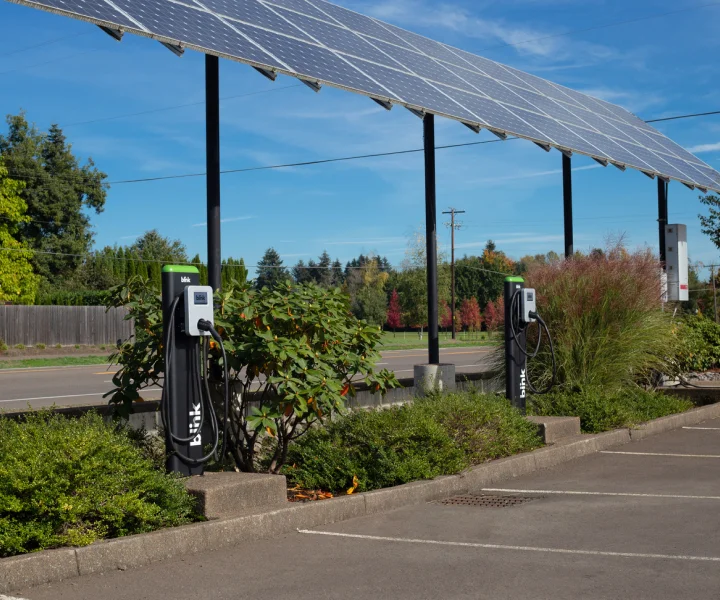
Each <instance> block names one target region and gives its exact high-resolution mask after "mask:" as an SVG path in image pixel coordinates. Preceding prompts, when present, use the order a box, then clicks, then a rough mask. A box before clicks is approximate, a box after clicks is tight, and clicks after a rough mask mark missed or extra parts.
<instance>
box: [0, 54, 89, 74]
mask: <svg viewBox="0 0 720 600" xmlns="http://www.w3.org/2000/svg"><path fill="white" fill-rule="evenodd" d="M95 50H97V48H92V49H90V50H83V51H82V52H75V53H74V54H68V55H67V56H61V57H60V58H53V59H51V60H46V61H44V62H40V63H35V64H34V65H23V66H22V67H18V68H16V69H10V70H9V71H0V75H7V74H8V73H15V72H16V71H22V70H24V69H34V68H35V67H44V66H45V65H49V64H51V63H54V62H57V61H59V60H67V59H68V58H75V57H76V56H82V55H84V54H89V53H90V52H94V51H95Z"/></svg>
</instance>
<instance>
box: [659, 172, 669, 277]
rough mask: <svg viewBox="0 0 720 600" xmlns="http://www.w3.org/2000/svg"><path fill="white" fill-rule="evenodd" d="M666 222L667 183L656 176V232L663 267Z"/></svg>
mask: <svg viewBox="0 0 720 600" xmlns="http://www.w3.org/2000/svg"><path fill="white" fill-rule="evenodd" d="M667 224H668V183H667V182H666V181H663V180H662V179H661V178H660V177H658V232H659V234H660V262H661V263H662V266H663V269H664V268H665V261H666V259H667V257H666V256H665V226H666V225H667Z"/></svg>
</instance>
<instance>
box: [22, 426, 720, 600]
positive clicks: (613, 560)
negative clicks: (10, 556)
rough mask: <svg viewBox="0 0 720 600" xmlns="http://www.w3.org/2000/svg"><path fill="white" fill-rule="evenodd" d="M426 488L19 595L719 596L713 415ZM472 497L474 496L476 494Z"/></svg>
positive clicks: (126, 599)
mask: <svg viewBox="0 0 720 600" xmlns="http://www.w3.org/2000/svg"><path fill="white" fill-rule="evenodd" d="M484 494H485V495H487V496H500V497H502V498H505V499H506V502H505V503H509V501H507V498H508V497H509V496H511V497H514V498H516V499H517V500H516V501H517V503H516V504H513V505H510V506H506V507H503V508H497V507H488V506H477V505H462V504H444V503H443V502H442V501H441V502H433V503H428V504H424V505H419V506H417V505H416V506H412V507H408V508H403V509H400V510H396V511H393V512H388V513H384V514H379V515H373V516H368V517H363V518H358V519H353V520H350V521H345V522H342V523H337V524H334V525H329V526H326V527H319V528H316V529H312V530H303V531H298V532H297V533H293V534H290V535H286V536H283V537H278V538H275V539H268V540H263V541H255V542H246V543H243V544H240V545H238V546H237V547H235V548H230V549H226V550H223V551H216V552H208V553H202V554H198V555H193V556H184V557H181V558H177V559H173V560H168V561H165V562H161V563H155V564H152V565H149V566H147V567H145V568H142V569H137V570H127V571H114V572H110V573H105V574H103V575H92V576H87V577H82V578H79V579H73V580H68V581H66V582H63V583H59V584H52V585H45V586H41V587H37V588H33V589H27V590H21V591H18V592H17V593H15V594H13V595H14V596H18V597H20V598H26V599H28V600H97V599H98V598H103V600H161V599H165V598H172V599H173V600H197V599H198V598H203V599H207V600H239V599H241V598H253V599H254V600H265V599H267V600H270V599H272V600H298V599H306V598H308V599H313V600H317V599H329V598H352V599H358V600H364V599H368V600H371V599H372V600H375V599H382V598H392V599H393V600H418V599H426V598H427V599H433V600H436V599H441V600H455V599H468V600H469V599H472V600H477V599H479V598H480V599H485V598H487V599H492V600H500V599H512V600H521V599H525V598H527V599H530V598H531V599H533V600H538V599H539V600H542V599H553V600H577V599H579V598H582V599H583V600H601V599H602V600H616V599H617V598H632V599H633V600H645V599H647V600H679V599H685V598H692V599H693V600H700V599H708V600H715V599H717V598H718V597H720V591H719V590H720V510H719V509H720V419H718V420H714V421H707V422H705V423H702V424H700V425H698V426H696V427H688V428H684V429H680V430H676V431H671V432H668V433H665V434H662V435H659V436H655V437H651V438H647V439H645V440H643V441H641V442H636V443H633V444H626V445H623V446H618V447H616V448H611V449H609V450H607V451H604V452H601V453H598V454H595V455H591V456H587V457H585V458H581V459H577V460H575V461H571V462H569V463H565V464H564V465H563V466H561V467H558V468H556V469H551V470H546V471H540V472H537V473H535V474H533V475H531V476H526V477H521V478H517V479H515V480H512V481H510V482H507V483H506V484H505V485H502V486H498V487H497V488H495V489H487V490H484ZM475 500H477V497H476V498H475Z"/></svg>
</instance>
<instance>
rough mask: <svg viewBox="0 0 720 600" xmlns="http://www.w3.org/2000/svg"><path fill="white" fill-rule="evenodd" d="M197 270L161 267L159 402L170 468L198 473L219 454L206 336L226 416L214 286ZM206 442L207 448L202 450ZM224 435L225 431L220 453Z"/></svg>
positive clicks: (225, 373) (226, 375)
mask: <svg viewBox="0 0 720 600" xmlns="http://www.w3.org/2000/svg"><path fill="white" fill-rule="evenodd" d="M199 284H200V272H199V271H198V269H197V268H196V267H192V266H187V265H168V266H165V267H163V271H162V310H163V352H164V358H165V382H164V387H163V395H162V401H161V411H162V420H163V425H164V427H165V445H166V448H167V463H166V468H167V471H168V472H170V473H180V474H182V475H185V476H188V475H202V473H203V469H204V465H205V463H207V462H208V461H209V460H210V459H211V458H213V457H217V450H218V445H219V440H220V433H221V428H220V427H219V424H218V421H217V416H216V414H215V409H214V407H213V404H212V398H211V394H210V385H209V340H210V338H211V337H212V338H213V339H214V340H215V341H216V342H217V343H218V346H219V347H220V349H221V351H222V355H223V366H224V385H225V397H224V408H225V411H224V421H223V428H224V426H225V423H227V418H228V408H229V389H228V385H229V384H228V373H227V360H226V357H225V349H224V347H223V344H222V338H221V337H220V335H219V334H218V333H217V331H215V328H214V316H213V289H212V288H211V287H209V286H201V285H199ZM208 446H210V447H211V450H210V451H209V453H207V454H205V452H206V451H207V448H208ZM224 446H225V438H224V436H223V450H222V451H221V453H220V456H223V455H224V454H225V452H224Z"/></svg>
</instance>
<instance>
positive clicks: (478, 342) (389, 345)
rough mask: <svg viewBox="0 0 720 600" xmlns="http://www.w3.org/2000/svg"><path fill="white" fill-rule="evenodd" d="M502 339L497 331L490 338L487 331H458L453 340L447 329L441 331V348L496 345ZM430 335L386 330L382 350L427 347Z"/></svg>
mask: <svg viewBox="0 0 720 600" xmlns="http://www.w3.org/2000/svg"><path fill="white" fill-rule="evenodd" d="M501 341H502V338H501V337H500V334H498V333H495V334H494V335H493V337H492V338H491V339H490V340H488V336H487V333H467V332H462V333H461V332H458V333H457V339H456V340H455V341H454V342H453V341H452V339H451V335H450V333H449V332H447V331H441V332H440V347H441V348H463V347H465V348H467V347H469V346H494V345H496V344H499V343H500V342H501ZM427 343H428V337H427V332H424V333H423V338H422V340H421V339H420V337H419V336H418V334H417V332H416V331H405V332H403V331H399V332H398V333H392V332H391V331H390V332H388V331H386V332H384V334H383V338H382V340H381V342H380V344H381V346H380V350H381V351H383V350H412V349H414V348H427Z"/></svg>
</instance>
